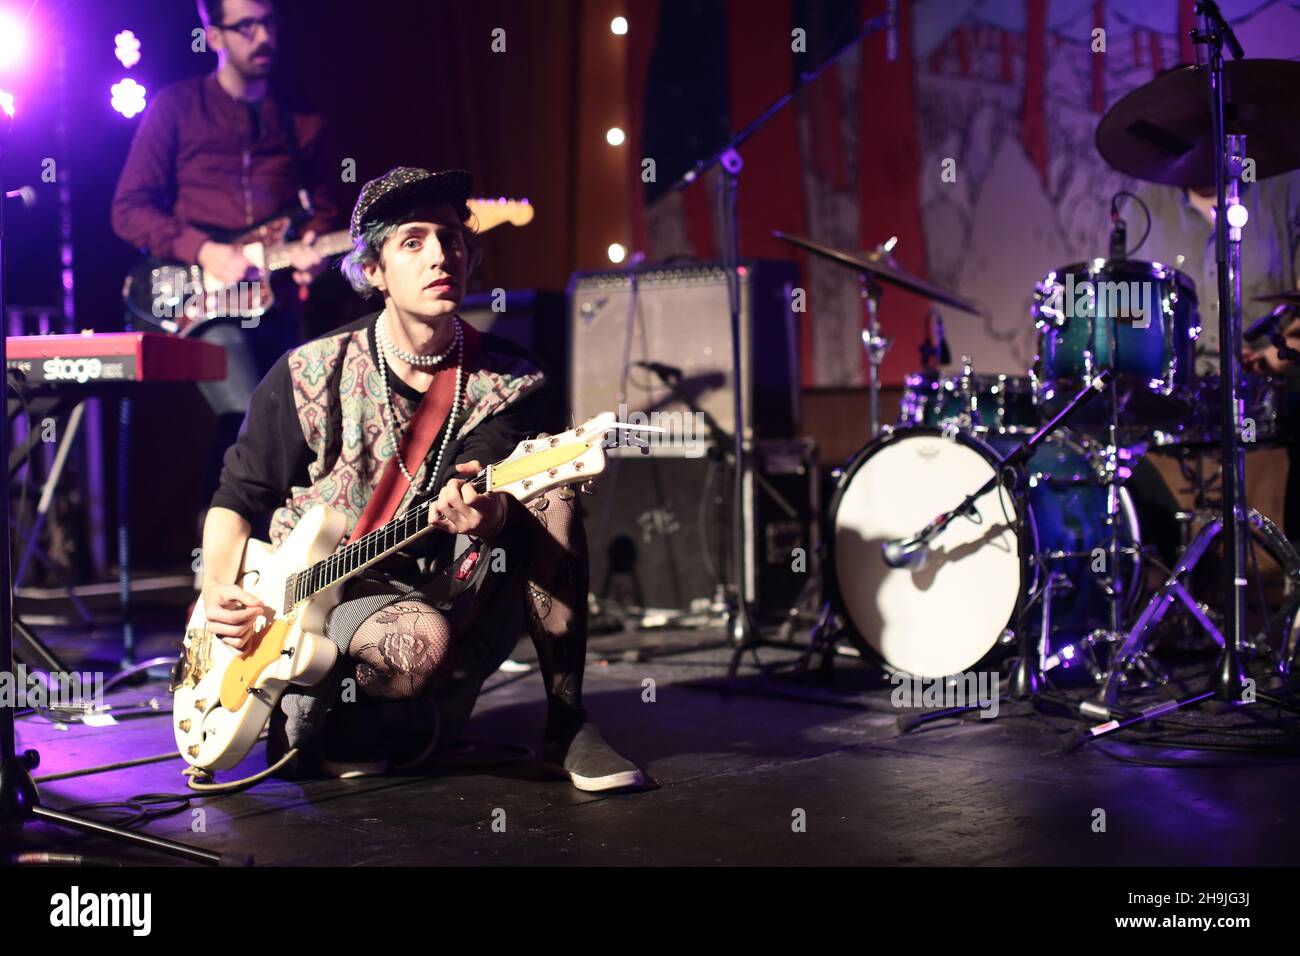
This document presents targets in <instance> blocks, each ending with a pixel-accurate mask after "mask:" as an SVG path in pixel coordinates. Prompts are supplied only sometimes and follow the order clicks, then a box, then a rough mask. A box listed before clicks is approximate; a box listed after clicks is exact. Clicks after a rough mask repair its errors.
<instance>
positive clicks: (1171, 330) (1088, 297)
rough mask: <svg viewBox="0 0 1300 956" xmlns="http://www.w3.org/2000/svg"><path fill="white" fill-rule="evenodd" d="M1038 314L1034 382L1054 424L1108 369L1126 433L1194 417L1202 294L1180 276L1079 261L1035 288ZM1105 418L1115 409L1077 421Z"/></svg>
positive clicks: (1154, 268)
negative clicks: (1190, 414)
mask: <svg viewBox="0 0 1300 956" xmlns="http://www.w3.org/2000/svg"><path fill="white" fill-rule="evenodd" d="M1033 314H1034V324H1035V326H1036V327H1037V329H1038V355H1037V357H1036V358H1035V360H1034V367H1033V371H1032V377H1033V379H1034V383H1035V396H1036V398H1037V400H1038V402H1039V404H1040V405H1043V406H1044V407H1045V409H1044V410H1045V412H1046V414H1047V415H1048V416H1050V415H1054V414H1055V413H1056V412H1057V411H1059V410H1060V408H1062V407H1063V406H1064V405H1065V403H1066V402H1068V401H1069V399H1070V398H1071V397H1073V396H1074V395H1075V394H1077V393H1078V391H1079V390H1081V389H1082V388H1083V387H1084V386H1086V385H1091V384H1092V383H1093V381H1094V380H1095V379H1096V378H1097V376H1098V375H1099V374H1100V373H1101V371H1102V370H1103V369H1109V370H1111V371H1112V372H1113V373H1114V375H1115V382H1116V386H1117V395H1118V398H1119V405H1120V408H1119V417H1120V420H1121V423H1123V424H1125V425H1130V426H1132V425H1138V426H1143V427H1159V426H1161V425H1168V424H1173V423H1177V422H1179V421H1182V420H1183V419H1184V418H1185V416H1186V414H1187V413H1188V411H1189V410H1190V409H1191V408H1192V406H1193V404H1194V400H1195V389H1194V385H1195V381H1194V373H1193V362H1192V358H1193V351H1192V350H1193V347H1194V345H1195V343H1196V339H1197V337H1198V336H1199V335H1200V334H1201V323H1200V315H1199V313H1198V311H1197V307H1196V286H1195V284H1194V283H1193V282H1192V280H1191V279H1189V278H1188V277H1187V276H1185V275H1184V274H1183V273H1181V272H1179V271H1178V270H1177V269H1173V268H1170V267H1169V266H1166V265H1162V264H1161V263H1159V262H1143V261H1140V260H1136V259H1090V260H1088V261H1087V262H1078V263H1075V264H1073V265H1069V266H1066V267H1064V268H1063V269H1059V270H1057V271H1055V272H1049V273H1048V274H1047V276H1046V277H1045V278H1044V279H1043V280H1042V281H1041V282H1039V283H1038V284H1037V285H1036V286H1035V287H1034V304H1033ZM1108 418H1109V403H1105V402H1094V403H1093V405H1092V407H1091V408H1090V409H1084V410H1083V411H1082V412H1081V413H1080V415H1079V416H1078V419H1076V421H1077V422H1079V423H1082V424H1088V423H1092V424H1098V423H1104V422H1105V421H1107V420H1108Z"/></svg>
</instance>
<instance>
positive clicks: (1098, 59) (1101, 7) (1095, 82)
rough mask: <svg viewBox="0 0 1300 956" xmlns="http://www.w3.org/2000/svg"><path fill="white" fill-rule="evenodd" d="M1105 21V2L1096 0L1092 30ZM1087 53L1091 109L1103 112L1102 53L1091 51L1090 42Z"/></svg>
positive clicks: (1101, 26) (1103, 79) (1104, 79)
mask: <svg viewBox="0 0 1300 956" xmlns="http://www.w3.org/2000/svg"><path fill="white" fill-rule="evenodd" d="M1105 22H1106V9H1105V4H1104V3H1103V2H1102V0H1096V2H1095V3H1094V4H1093V5H1092V28H1093V29H1094V30H1097V29H1104V28H1105V27H1104V24H1105ZM1089 40H1090V41H1091V37H1089ZM1108 49H1109V48H1108ZM1088 53H1089V55H1090V56H1091V57H1092V111H1093V112H1094V113H1104V112H1105V111H1106V70H1105V66H1104V61H1103V54H1101V53H1093V52H1092V44H1091V42H1089V44H1088Z"/></svg>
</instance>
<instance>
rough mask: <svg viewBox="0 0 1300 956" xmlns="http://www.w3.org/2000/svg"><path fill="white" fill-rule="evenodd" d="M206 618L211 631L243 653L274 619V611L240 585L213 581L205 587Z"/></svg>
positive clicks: (204, 605) (204, 615) (204, 604)
mask: <svg viewBox="0 0 1300 956" xmlns="http://www.w3.org/2000/svg"><path fill="white" fill-rule="evenodd" d="M203 617H204V619H205V620H206V621H207V627H208V630H209V631H211V632H212V633H213V634H216V635H217V636H218V637H220V638H221V639H222V640H223V641H225V642H226V643H227V644H229V645H230V646H231V647H233V648H236V649H237V650H239V651H240V652H241V653H242V652H244V651H246V650H248V647H249V645H250V644H251V643H252V640H253V635H254V634H256V633H257V632H258V631H259V630H261V628H263V627H265V626H266V625H267V624H269V623H271V621H272V620H274V619H275V611H274V610H273V609H272V608H271V607H269V606H268V605H266V604H264V603H263V602H262V601H261V599H260V598H258V596H257V595H256V594H252V593H251V592H249V591H245V590H244V589H243V588H241V587H240V586H239V585H238V584H217V583H215V582H213V583H209V584H205V585H204V586H203ZM259 618H260V619H261V621H260V622H259V620H258V619H259Z"/></svg>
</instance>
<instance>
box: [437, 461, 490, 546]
mask: <svg viewBox="0 0 1300 956" xmlns="http://www.w3.org/2000/svg"><path fill="white" fill-rule="evenodd" d="M482 470H483V465H482V464H481V463H480V462H477V461H467V462H465V463H464V464H462V465H457V466H456V471H457V472H458V473H460V474H462V475H466V476H472V475H475V474H477V473H478V472H480V471H482ZM433 509H434V520H433V521H432V524H433V526H434V527H435V528H438V529H440V530H442V531H451V532H455V533H456V534H468V535H474V536H475V537H479V538H484V539H487V538H493V537H495V536H496V535H497V534H498V533H500V531H501V529H502V527H504V525H505V518H506V503H505V496H504V495H503V494H502V493H501V492H493V493H490V494H486V495H485V494H480V493H479V492H478V491H476V490H475V488H474V486H473V485H471V484H470V483H469V482H468V481H466V480H465V479H464V478H453V479H451V480H450V481H449V482H447V484H445V485H444V486H443V488H442V491H440V492H438V497H437V498H436V499H435V500H434V502H433Z"/></svg>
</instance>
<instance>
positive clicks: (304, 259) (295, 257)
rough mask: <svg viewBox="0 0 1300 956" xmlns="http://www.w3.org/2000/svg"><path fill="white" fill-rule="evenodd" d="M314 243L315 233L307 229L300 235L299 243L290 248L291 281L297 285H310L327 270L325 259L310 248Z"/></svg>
mask: <svg viewBox="0 0 1300 956" xmlns="http://www.w3.org/2000/svg"><path fill="white" fill-rule="evenodd" d="M315 243H316V232H315V231H314V230H312V229H308V230H307V231H306V232H304V233H303V234H302V241H301V243H298V244H295V245H293V246H291V247H290V251H289V264H290V265H291V266H293V281H294V282H296V283H298V284H299V285H311V284H312V282H314V281H315V279H316V277H317V276H318V275H320V274H321V273H322V272H324V271H325V269H326V268H327V263H326V261H325V257H324V256H322V255H321V254H320V253H319V252H317V251H316V250H315V249H314V248H312V247H313V246H314V245H315Z"/></svg>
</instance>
